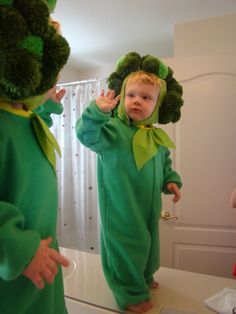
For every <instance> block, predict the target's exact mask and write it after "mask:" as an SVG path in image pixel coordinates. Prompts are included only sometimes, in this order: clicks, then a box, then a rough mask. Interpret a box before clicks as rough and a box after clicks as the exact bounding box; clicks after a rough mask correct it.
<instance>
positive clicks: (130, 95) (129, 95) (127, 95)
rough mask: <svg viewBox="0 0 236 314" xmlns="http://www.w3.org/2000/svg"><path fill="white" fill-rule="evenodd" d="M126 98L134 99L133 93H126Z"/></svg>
mask: <svg viewBox="0 0 236 314" xmlns="http://www.w3.org/2000/svg"><path fill="white" fill-rule="evenodd" d="M126 97H130V98H131V97H134V94H133V93H128V94H126Z"/></svg>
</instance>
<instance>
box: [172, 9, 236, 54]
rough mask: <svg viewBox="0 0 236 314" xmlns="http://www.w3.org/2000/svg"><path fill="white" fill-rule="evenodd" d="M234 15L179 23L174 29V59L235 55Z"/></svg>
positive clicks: (235, 28)
mask: <svg viewBox="0 0 236 314" xmlns="http://www.w3.org/2000/svg"><path fill="white" fill-rule="evenodd" d="M235 30H236V14H233V15H225V16H220V17H212V18H208V19H205V20H200V21H193V22H187V23H181V24H177V25H175V29H174V57H193V56H216V55H231V56H232V55H234V56H235V55H236V40H235Z"/></svg>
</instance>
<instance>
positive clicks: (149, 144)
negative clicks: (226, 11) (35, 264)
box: [76, 53, 182, 313]
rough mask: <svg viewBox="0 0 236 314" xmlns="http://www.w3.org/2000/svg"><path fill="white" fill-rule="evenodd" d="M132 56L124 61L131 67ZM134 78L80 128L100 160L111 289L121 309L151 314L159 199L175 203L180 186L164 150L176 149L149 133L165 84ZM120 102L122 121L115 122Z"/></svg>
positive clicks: (94, 105) (156, 132)
mask: <svg viewBox="0 0 236 314" xmlns="http://www.w3.org/2000/svg"><path fill="white" fill-rule="evenodd" d="M133 55H134V56H136V57H137V54H134V53H133ZM133 55H132V54H128V55H127V56H126V58H125V59H124V62H123V63H124V64H125V65H126V67H127V68H128V62H129V59H133ZM153 59H155V60H157V59H156V58H154V57H153ZM138 60H139V59H138ZM140 60H141V58H140ZM133 63H134V62H133ZM121 65H122V63H121ZM162 65H163V64H162ZM163 66H164V65H163ZM132 69H133V68H132ZM167 71H168V70H167ZM130 72H131V74H130V75H129V76H128V77H127V78H125V80H124V83H123V87H122V91H121V96H120V97H119V96H115V93H114V91H111V90H109V91H108V92H107V94H106V95H105V94H104V92H102V94H101V96H100V97H98V98H97V99H96V101H92V102H91V103H90V104H89V106H88V107H87V109H85V111H84V113H83V114H82V117H81V118H80V119H79V120H78V122H77V125H76V129H77V136H78V138H79V140H80V141H81V143H83V144H84V145H85V146H87V147H89V148H90V149H91V150H93V151H95V152H97V154H98V157H99V158H98V164H97V167H98V190H99V205H100V215H101V255H102V264H103V269H104V273H105V276H106V279H107V282H108V284H109V286H110V287H111V289H112V291H113V294H114V296H115V299H116V301H117V303H118V305H119V307H120V308H121V309H129V310H131V311H133V312H137V313H144V312H146V311H148V310H149V309H150V308H151V307H152V304H151V302H150V301H149V289H150V288H156V287H157V286H158V283H156V282H155V281H154V279H153V274H154V272H155V271H156V270H157V269H158V267H159V240H158V230H159V228H158V220H159V217H160V209H161V193H162V192H164V193H168V194H169V193H173V194H174V195H175V196H174V199H173V200H174V202H177V201H178V200H179V199H180V191H179V188H180V187H181V185H182V184H181V180H180V177H179V176H178V174H177V173H176V172H174V171H173V170H172V168H171V159H170V156H169V154H170V153H169V150H168V149H167V147H174V145H173V143H172V142H171V140H170V139H169V137H168V136H167V134H166V133H165V132H164V131H163V130H161V129H159V128H155V127H154V126H152V124H153V123H155V122H157V121H158V120H159V109H160V106H161V105H162V103H163V101H164V98H165V97H166V83H165V81H164V80H163V79H160V78H159V77H158V76H157V75H155V74H153V73H147V72H146V71H142V70H141V71H140V70H139V69H138V71H135V70H132V71H130ZM132 72H134V73H132ZM156 73H157V71H156ZM126 74H127V71H126ZM112 77H114V75H112ZM110 85H111V84H110ZM117 94H118V93H117ZM119 99H120V103H119V106H118V113H117V116H114V117H112V115H113V114H112V112H113V109H114V108H115V106H116V105H117V103H118V101H119ZM181 105H182V102H181ZM174 108H175V107H174ZM175 110H176V111H178V108H175ZM178 114H179V113H178ZM163 117H164V115H163Z"/></svg>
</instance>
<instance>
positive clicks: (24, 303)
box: [0, 109, 67, 314]
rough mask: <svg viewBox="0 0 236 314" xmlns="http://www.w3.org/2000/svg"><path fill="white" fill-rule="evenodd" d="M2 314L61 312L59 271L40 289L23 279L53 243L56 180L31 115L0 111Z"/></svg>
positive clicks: (56, 202) (62, 313)
mask: <svg viewBox="0 0 236 314" xmlns="http://www.w3.org/2000/svg"><path fill="white" fill-rule="evenodd" d="M0 121H1V123H0V296H1V302H0V313H3V314H13V313H17V314H32V313H34V314H42V313H43V314H65V313H67V311H66V307H65V302H64V291H63V281H62V271H61V268H60V269H59V272H58V274H57V276H56V279H55V281H54V283H53V284H52V285H46V286H45V288H44V289H43V290H38V289H37V288H36V287H35V286H34V284H33V283H32V282H31V281H30V280H29V279H27V278H26V277H24V276H23V275H22V271H23V270H24V269H25V267H26V266H27V265H28V263H29V262H30V260H31V259H32V257H33V256H34V255H35V252H36V251H37V249H38V246H39V243H40V240H41V239H45V238H47V237H49V236H51V237H52V238H53V243H52V245H51V247H53V248H55V249H57V250H58V244H57V240H56V221H57V206H58V194H57V179H56V176H55V173H54V171H53V168H52V166H51V164H50V163H49V162H48V160H47V158H46V157H45V155H44V153H43V151H42V149H41V147H40V145H39V143H38V140H37V138H36V135H35V133H34V130H33V125H32V121H31V119H30V118H29V117H24V116H19V115H16V114H13V113H11V112H8V111H5V110H3V109H0Z"/></svg>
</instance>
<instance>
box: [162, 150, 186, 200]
mask: <svg viewBox="0 0 236 314" xmlns="http://www.w3.org/2000/svg"><path fill="white" fill-rule="evenodd" d="M163 172H164V184H163V193H165V194H172V192H170V191H169V190H167V188H166V186H167V184H168V183H175V184H176V185H177V186H178V187H179V189H181V187H182V181H181V178H180V176H179V175H178V173H177V172H176V171H174V170H172V160H171V158H170V151H169V150H168V149H166V152H165V162H164V169H163Z"/></svg>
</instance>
